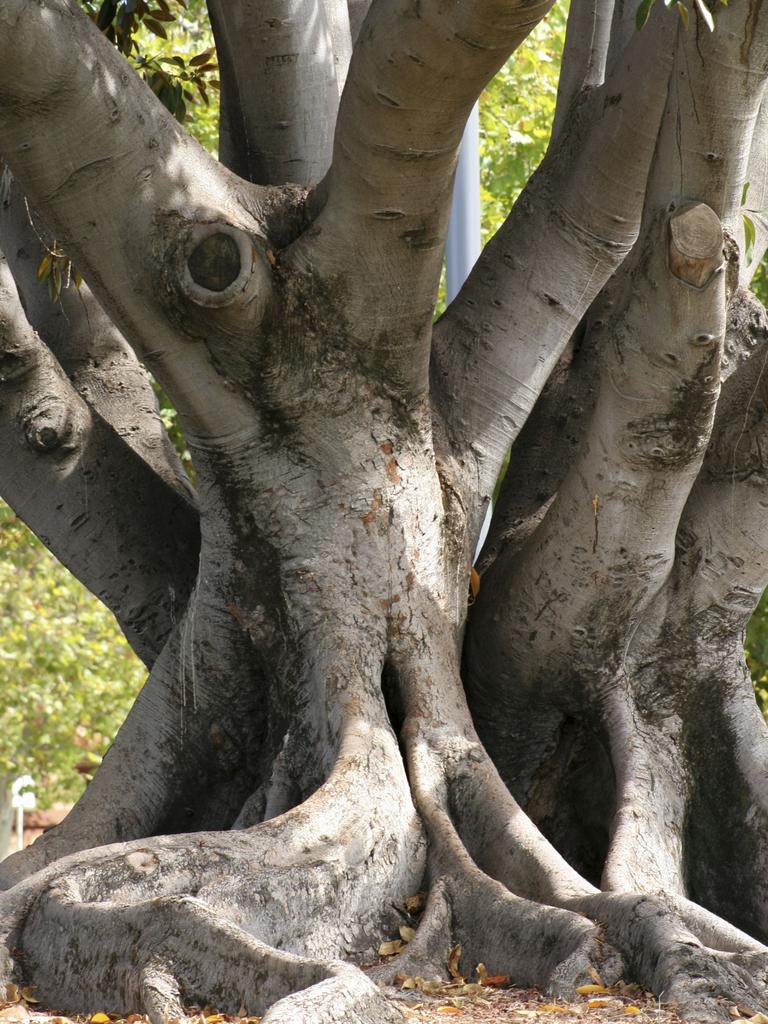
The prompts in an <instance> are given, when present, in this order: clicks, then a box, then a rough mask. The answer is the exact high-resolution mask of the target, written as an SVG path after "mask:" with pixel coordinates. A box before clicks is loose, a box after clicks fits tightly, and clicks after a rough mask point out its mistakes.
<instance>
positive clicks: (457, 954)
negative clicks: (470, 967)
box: [448, 945, 464, 981]
mask: <svg viewBox="0 0 768 1024" xmlns="http://www.w3.org/2000/svg"><path fill="white" fill-rule="evenodd" d="M460 962H461V946H459V945H456V946H453V947H452V949H451V951H450V953H449V954H448V973H449V974H450V976H451V977H452V978H461V980H462V981H463V980H464V978H463V977H462V975H461V972H460V971H459V963H460Z"/></svg>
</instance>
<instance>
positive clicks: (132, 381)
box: [0, 174, 194, 500]
mask: <svg viewBox="0 0 768 1024" xmlns="http://www.w3.org/2000/svg"><path fill="white" fill-rule="evenodd" d="M10 177H11V176H10V174H7V178H10ZM0 243H2V249H3V250H4V251H5V252H6V253H7V254H8V255H7V257H6V258H7V260H8V266H9V268H10V270H11V272H12V274H13V277H14V280H15V283H16V288H17V290H18V293H19V298H20V299H21V304H22V306H23V308H24V313H25V314H26V317H27V320H28V321H29V323H30V325H31V326H32V328H33V330H34V331H35V332H36V333H37V334H38V335H39V337H40V339H41V340H42V342H43V344H44V345H45V346H46V347H47V348H48V349H50V351H51V352H52V353H53V355H54V357H55V358H56V360H57V362H58V363H59V365H60V366H61V368H62V369H63V370H64V372H65V373H66V375H67V377H68V378H69V379H70V381H71V382H72V384H73V385H74V387H75V389H76V391H77V392H78V394H79V395H80V397H81V398H83V399H84V400H85V401H86V402H87V403H88V405H90V406H91V408H92V409H93V410H94V411H95V412H96V413H97V414H98V415H99V416H100V417H101V419H103V420H104V421H105V422H107V423H108V424H110V425H111V426H112V427H113V428H114V429H115V430H116V431H117V433H118V434H119V435H120V436H121V437H122V438H124V439H125V441H126V443H127V444H128V445H130V447H131V448H133V449H134V450H135V451H136V452H137V453H138V454H139V455H140V456H141V457H142V458H143V459H144V461H145V462H146V463H147V464H148V465H150V466H151V467H152V468H153V469H154V471H155V472H156V473H157V474H158V475H159V476H160V477H161V478H162V479H163V480H164V481H165V482H166V483H167V484H168V485H169V486H171V487H173V488H175V489H176V490H179V491H181V492H182V493H183V494H184V495H186V496H187V497H188V498H192V496H193V490H192V488H191V485H190V482H189V479H188V478H187V476H186V474H185V472H184V470H183V468H182V465H181V462H180V461H179V458H178V456H177V455H176V452H175V450H174V448H173V445H172V444H171V442H170V440H169V438H168V434H167V432H166V430H165V428H164V426H163V423H162V421H161V419H160V416H159V414H158V403H157V398H156V396H155V393H154V390H153V388H152V384H151V381H150V379H149V375H148V374H147V372H146V370H145V369H144V368H143V367H142V366H141V364H140V363H139V362H138V360H137V359H136V356H135V354H134V352H133V350H132V349H131V347H130V346H129V345H128V344H127V342H126V341H125V339H124V338H123V337H122V335H121V334H120V332H119V331H118V330H117V328H116V327H115V325H114V324H113V323H112V321H111V320H110V319H109V317H108V316H107V315H106V313H105V312H104V311H103V309H102V308H101V306H99V304H98V302H97V301H96V299H95V297H94V295H93V293H92V292H91V290H90V288H89V287H88V285H87V284H85V283H83V284H82V285H81V286H80V287H79V288H75V287H74V286H71V285H70V286H69V287H64V288H62V290H61V293H60V296H59V298H58V299H57V301H56V302H53V301H51V298H50V296H49V294H48V288H47V287H46V286H45V284H44V283H42V284H41V282H40V281H38V280H37V273H36V271H37V267H38V266H39V264H40V261H41V259H42V258H43V257H44V255H45V254H46V252H50V250H51V246H54V245H55V244H56V243H55V240H54V239H53V238H52V237H51V236H50V235H49V232H48V231H47V229H46V228H45V227H44V226H43V224H42V221H41V220H40V218H39V217H38V216H37V215H36V214H35V213H33V212H32V211H31V210H30V209H29V206H28V204H27V203H26V200H25V199H24V196H23V195H22V193H21V190H20V189H19V187H18V185H17V184H16V183H15V182H12V181H7V182H6V191H5V192H4V198H3V201H2V203H0ZM193 500H194V499H193Z"/></svg>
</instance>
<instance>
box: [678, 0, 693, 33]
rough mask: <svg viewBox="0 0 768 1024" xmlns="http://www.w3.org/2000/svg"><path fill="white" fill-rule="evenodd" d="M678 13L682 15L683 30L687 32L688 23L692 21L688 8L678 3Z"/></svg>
mask: <svg viewBox="0 0 768 1024" xmlns="http://www.w3.org/2000/svg"><path fill="white" fill-rule="evenodd" d="M677 13H678V14H679V15H680V21H682V23H683V28H684V29H686V30H687V29H688V22H689V20H690V15H689V13H688V8H687V7H686V6H685V4H684V3H680V2H678V4H677Z"/></svg>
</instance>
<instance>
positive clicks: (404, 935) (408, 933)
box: [400, 924, 416, 942]
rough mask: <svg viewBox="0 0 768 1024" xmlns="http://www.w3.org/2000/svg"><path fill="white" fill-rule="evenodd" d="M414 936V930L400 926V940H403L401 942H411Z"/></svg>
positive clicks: (404, 925)
mask: <svg viewBox="0 0 768 1024" xmlns="http://www.w3.org/2000/svg"><path fill="white" fill-rule="evenodd" d="M415 935H416V929H415V928H409V927H408V925H407V924H401V925H400V938H401V939H402V940H403V942H412V941H413V939H414V936H415Z"/></svg>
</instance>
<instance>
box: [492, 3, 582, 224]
mask: <svg viewBox="0 0 768 1024" xmlns="http://www.w3.org/2000/svg"><path fill="white" fill-rule="evenodd" d="M567 17H568V7H567V4H564V3H559V4H556V5H555V7H554V8H553V9H552V11H551V12H550V14H549V16H548V17H547V18H546V19H545V20H544V21H542V22H540V23H539V25H537V27H536V28H535V29H534V31H533V32H532V33H531V34H530V36H529V37H528V39H526V41H525V42H524V43H523V45H522V46H521V47H520V48H519V49H518V50H517V51H516V52H515V53H514V55H513V56H512V57H511V58H510V59H509V60H508V61H507V63H506V64H505V65H504V67H503V68H502V69H501V70H500V71H499V73H498V74H497V75H496V77H495V78H494V79H493V81H491V82H490V84H489V85H488V88H487V89H486V90H485V92H484V93H483V95H482V97H481V99H480V178H481V200H482V208H483V243H485V242H486V241H487V240H488V238H489V237H490V236H491V235H492V234H493V232H494V231H495V230H496V229H497V228H498V227H499V225H500V224H501V223H502V221H503V220H504V218H505V217H506V216H507V214H508V213H509V210H510V208H511V207H512V204H513V203H514V201H515V200H516V199H517V197H518V196H519V195H520V192H521V191H522V190H523V188H524V187H525V185H526V183H527V181H528V179H529V178H530V176H531V175H532V174H533V172H534V170H535V169H536V168H537V167H538V165H539V164H540V163H541V161H542V159H543V157H544V154H545V153H546V150H547V145H548V144H549V136H550V133H551V131H552V118H553V117H554V114H555V101H556V99H557V81H558V77H559V74H560V59H561V57H562V53H563V43H564V42H565V24H566V19H567Z"/></svg>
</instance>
